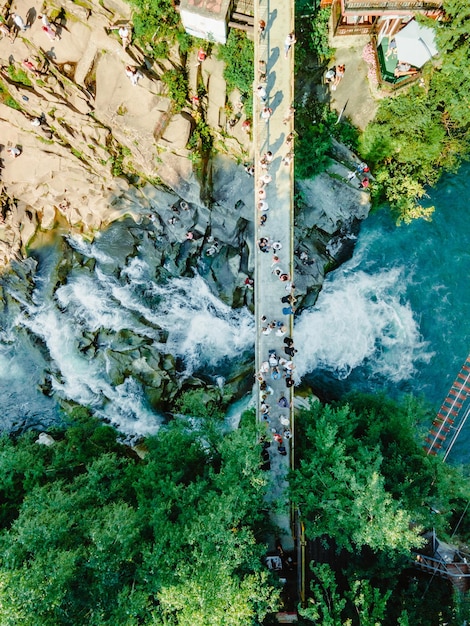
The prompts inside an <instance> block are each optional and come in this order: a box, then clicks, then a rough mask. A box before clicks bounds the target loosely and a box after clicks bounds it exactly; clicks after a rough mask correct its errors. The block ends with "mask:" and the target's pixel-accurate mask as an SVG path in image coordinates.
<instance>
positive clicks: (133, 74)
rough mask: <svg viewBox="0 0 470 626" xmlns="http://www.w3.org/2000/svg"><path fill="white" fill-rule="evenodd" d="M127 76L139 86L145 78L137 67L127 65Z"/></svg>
mask: <svg viewBox="0 0 470 626" xmlns="http://www.w3.org/2000/svg"><path fill="white" fill-rule="evenodd" d="M126 76H127V78H128V79H129V80H130V81H131V83H132V84H133V85H134V87H135V85H137V82H138V80H139V78H143V77H144V76H143V74H142V72H140V71H139V70H138V69H137V68H136V67H131V66H130V65H126Z"/></svg>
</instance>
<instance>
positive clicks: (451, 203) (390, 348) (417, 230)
mask: <svg viewBox="0 0 470 626" xmlns="http://www.w3.org/2000/svg"><path fill="white" fill-rule="evenodd" d="M429 196H430V197H429V198H428V199H427V200H426V203H427V204H428V205H433V206H435V207H436V211H435V213H434V216H433V219H432V221H430V222H426V221H424V220H419V221H415V222H413V223H412V224H410V225H408V226H404V225H402V226H396V224H395V223H394V220H393V219H392V216H391V215H390V213H389V212H388V211H387V210H378V211H376V212H375V213H372V214H371V215H370V216H369V218H368V219H367V220H366V221H365V222H364V223H363V225H362V228H361V232H360V235H359V238H358V241H357V245H356V248H355V251H354V255H353V258H352V259H351V260H350V261H348V262H347V263H345V264H344V265H342V266H341V267H340V268H339V269H338V270H337V271H335V272H333V273H331V274H330V275H329V276H328V277H327V280H326V281H325V284H324V286H323V290H322V292H321V294H320V297H319V298H318V300H317V303H316V306H315V307H314V308H313V309H311V310H310V311H307V312H304V313H303V314H302V315H301V316H300V318H299V320H298V322H297V326H296V329H297V333H296V336H297V338H298V339H297V341H298V343H299V346H300V349H299V354H298V357H299V358H298V363H299V373H300V374H301V375H302V377H303V378H304V379H305V380H307V381H308V382H310V384H311V385H312V386H313V387H314V388H315V389H316V390H318V391H319V392H320V394H321V395H322V396H323V397H325V398H339V397H341V396H342V395H343V394H344V393H346V392H348V391H350V390H352V389H355V390H361V391H367V392H374V391H379V390H383V391H385V392H387V393H389V394H390V395H392V396H395V397H399V396H400V395H402V394H404V393H410V392H411V393H413V394H416V395H419V396H423V397H424V398H425V399H426V400H427V402H428V403H430V405H431V406H432V407H433V409H434V410H436V411H437V410H438V408H439V406H440V404H441V402H442V401H443V400H444V398H445V396H446V394H447V391H448V389H449V387H450V385H451V384H452V382H453V380H454V378H455V376H456V375H457V373H458V372H459V370H460V367H461V365H462V364H463V362H464V360H465V358H466V357H467V355H468V353H469V352H470V338H469V335H470V289H469V284H468V280H469V276H470V247H469V244H468V240H469V235H470V211H469V201H470V166H469V164H465V165H464V166H463V167H462V168H461V169H460V171H459V172H458V174H456V175H446V176H445V177H443V178H442V179H441V181H440V182H439V184H438V185H437V186H436V188H435V189H433V190H431V191H430V193H429ZM469 444H470V424H468V425H467V428H466V429H465V431H464V432H462V434H461V435H460V438H459V440H458V442H457V444H456V445H455V447H454V449H453V451H452V455H451V458H453V459H454V460H458V461H462V462H463V461H465V460H467V461H468V459H467V458H466V450H467V448H468V445H469Z"/></svg>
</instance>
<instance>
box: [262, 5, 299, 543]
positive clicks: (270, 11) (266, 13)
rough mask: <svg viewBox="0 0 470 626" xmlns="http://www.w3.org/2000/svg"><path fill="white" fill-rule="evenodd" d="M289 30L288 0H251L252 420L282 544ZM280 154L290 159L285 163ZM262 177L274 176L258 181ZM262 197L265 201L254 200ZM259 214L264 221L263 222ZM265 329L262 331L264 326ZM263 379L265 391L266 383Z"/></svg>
mask: <svg viewBox="0 0 470 626" xmlns="http://www.w3.org/2000/svg"><path fill="white" fill-rule="evenodd" d="M261 20H262V21H264V23H265V25H266V26H265V30H264V32H263V33H260V32H258V25H259V23H260V21H261ZM293 31H294V0H255V82H254V86H253V88H254V92H255V93H254V103H253V143H254V155H255V156H254V158H255V174H254V176H255V213H256V214H255V232H256V240H257V242H258V243H259V242H260V241H261V240H262V238H266V239H267V240H268V243H267V245H266V248H265V249H266V251H265V252H263V251H262V250H261V249H260V245H258V243H257V245H256V255H257V256H256V262H255V285H254V296H255V315H256V372H257V378H258V380H257V385H256V388H257V390H258V396H257V415H258V420H259V421H260V422H264V425H265V428H266V435H265V437H266V441H267V442H270V444H271V445H270V447H269V448H267V452H268V453H269V461H270V466H271V468H270V470H269V471H270V478H271V483H270V487H269V495H268V499H269V500H270V501H271V502H273V503H276V505H277V506H276V511H277V512H276V513H273V514H272V518H273V521H274V522H275V523H276V524H277V526H278V527H279V528H280V532H279V538H280V540H281V543H282V546H283V548H284V550H292V549H293V548H294V541H293V531H292V520H291V509H290V503H289V501H288V498H287V486H288V485H287V473H288V470H289V467H291V466H292V465H293V458H294V423H293V395H294V394H293V390H294V387H293V386H288V385H287V383H286V381H289V382H290V378H291V377H290V370H289V368H290V367H291V366H292V365H291V364H292V357H291V356H290V355H289V354H287V353H286V351H285V348H286V347H287V344H286V343H285V340H286V339H287V338H289V337H290V338H292V339H293V332H292V331H293V314H292V313H291V312H290V309H289V303H288V302H282V301H281V299H282V298H286V297H288V296H290V295H291V294H293V283H292V281H293V239H294V236H293V232H294V211H293V185H294V181H293V153H292V151H293V143H291V144H288V143H286V139H287V137H288V135H289V134H290V133H291V132H292V131H293V123H294V118H293V111H291V110H290V108H291V105H292V103H293V97H294V49H293V48H294V46H292V47H291V48H290V50H289V51H288V52H287V54H286V52H285V40H286V37H287V36H288V35H289V33H291V32H293ZM259 86H261V87H262V88H263V89H264V90H265V91H266V100H265V102H263V101H262V99H260V98H259V97H258V95H257V90H258V87H259ZM264 107H267V108H269V109H271V111H272V112H271V115H270V117H269V118H268V119H264V118H263V117H262V113H263V108H264ZM268 152H271V153H272V160H271V161H270V162H264V161H265V159H263V157H264V155H266V153H268ZM286 156H287V158H288V160H290V162H288V163H287V164H286V162H285V157H286ZM267 161H269V155H268V159H267ZM266 175H267V176H269V177H271V178H272V180H271V181H270V182H268V183H266V184H264V185H263V182H262V179H263V177H264V176H266ZM260 190H261V193H260ZM264 194H265V197H262V196H264ZM260 202H262V203H266V204H261V205H260V204H259V203H260ZM265 208H267V210H264V209H265ZM263 220H266V221H265V223H264V224H263V223H262V221H263ZM261 247H263V246H261ZM264 318H266V319H264ZM271 322H275V324H274V328H273V329H270V327H269V324H270V323H271ZM266 328H268V330H265V331H263V329H266ZM283 333H284V334H283ZM271 351H274V353H275V355H276V359H277V360H278V365H277V367H278V370H279V372H280V374H281V377H280V378H276V376H277V370H276V369H275V367H276V366H273V365H270V364H269V357H270V354H272V352H271ZM283 360H285V362H284V361H283ZM272 362H274V361H273V359H272ZM294 376H295V375H294ZM265 385H266V387H267V388H268V389H264V387H265ZM281 398H285V399H286V400H287V406H286V407H282V406H279V401H280V400H281ZM283 403H284V404H285V402H283V401H282V400H281V404H283ZM265 405H268V407H269V408H267V409H266V406H265ZM264 411H265V412H264ZM281 439H282V443H280V440H281ZM279 445H281V446H283V447H284V448H285V454H284V450H283V448H282V447H281V449H280V450H279V449H278V447H279ZM272 547H275V546H272Z"/></svg>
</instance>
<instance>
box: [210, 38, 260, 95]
mask: <svg viewBox="0 0 470 626" xmlns="http://www.w3.org/2000/svg"><path fill="white" fill-rule="evenodd" d="M217 58H218V59H221V60H222V61H224V62H225V70H224V78H225V81H226V83H227V88H228V90H229V91H231V90H233V89H238V90H239V91H240V93H241V94H242V95H244V96H250V97H251V95H252V88H253V74H254V69H253V58H254V46H253V42H252V41H250V40H249V39H248V37H247V36H246V33H244V32H243V31H239V30H235V29H232V30H231V31H230V33H229V36H228V38H227V43H226V44H225V46H219V49H218V52H217Z"/></svg>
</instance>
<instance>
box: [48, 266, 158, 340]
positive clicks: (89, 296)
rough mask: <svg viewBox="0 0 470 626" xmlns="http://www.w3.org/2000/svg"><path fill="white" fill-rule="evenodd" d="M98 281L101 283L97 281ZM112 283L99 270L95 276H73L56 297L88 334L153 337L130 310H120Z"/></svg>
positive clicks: (111, 280) (86, 274)
mask: <svg viewBox="0 0 470 626" xmlns="http://www.w3.org/2000/svg"><path fill="white" fill-rule="evenodd" d="M97 279H98V280H97ZM113 284H114V281H113V279H109V278H108V277H105V275H104V274H103V273H102V272H100V270H98V269H97V270H96V274H88V273H85V274H83V273H82V274H78V275H71V276H69V278H68V281H67V284H65V285H63V286H62V287H59V289H57V291H56V294H55V297H56V298H57V301H58V302H59V304H60V305H61V307H63V308H67V310H68V311H69V313H70V314H71V315H73V316H74V317H75V318H76V320H77V322H78V323H79V324H80V325H81V326H82V327H83V328H84V329H86V330H89V331H91V332H96V331H98V330H99V329H100V328H105V329H107V330H109V331H113V332H119V331H120V330H123V329H129V330H132V331H133V332H136V333H139V334H143V335H151V334H152V333H151V332H149V329H148V328H146V327H145V326H144V325H143V324H139V323H138V322H137V321H136V320H135V319H134V317H133V316H132V315H131V314H129V313H128V311H127V309H123V308H122V307H120V306H118V303H117V302H116V301H115V300H114V299H113V298H112V290H113Z"/></svg>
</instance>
